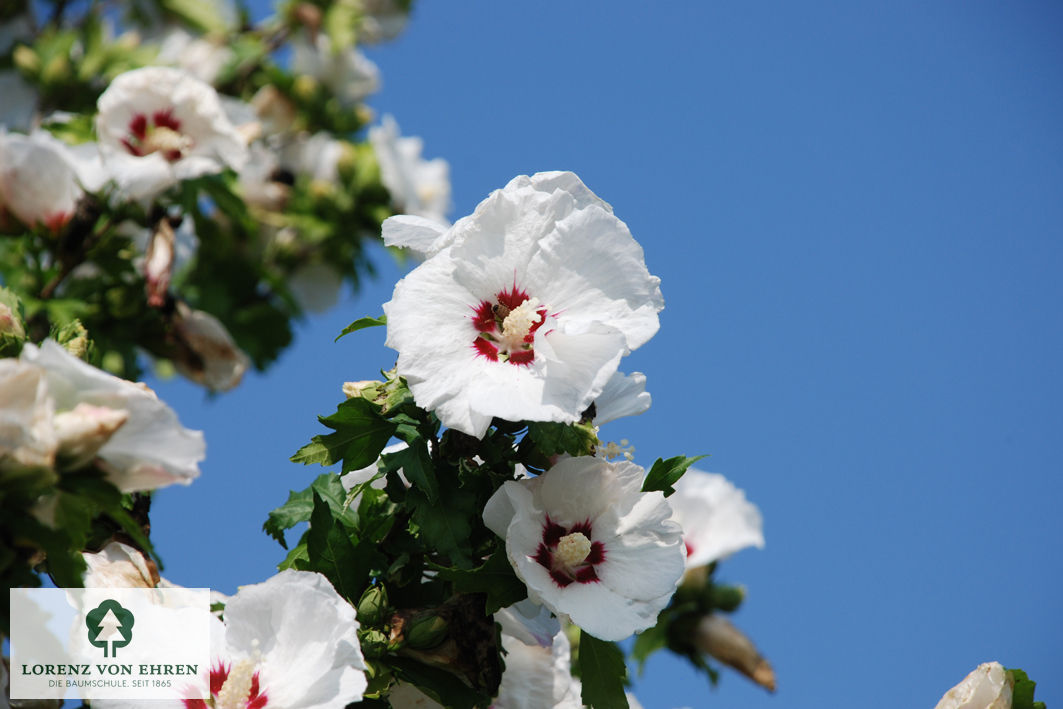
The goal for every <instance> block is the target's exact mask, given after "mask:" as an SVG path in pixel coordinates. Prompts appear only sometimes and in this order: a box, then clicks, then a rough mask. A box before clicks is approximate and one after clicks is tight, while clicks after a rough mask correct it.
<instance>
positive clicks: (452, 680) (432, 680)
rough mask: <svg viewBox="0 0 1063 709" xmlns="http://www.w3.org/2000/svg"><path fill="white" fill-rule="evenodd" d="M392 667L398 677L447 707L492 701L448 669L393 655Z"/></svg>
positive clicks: (477, 705) (470, 705)
mask: <svg viewBox="0 0 1063 709" xmlns="http://www.w3.org/2000/svg"><path fill="white" fill-rule="evenodd" d="M391 667H392V669H394V670H395V675H396V676H397V677H399V678H400V679H402V680H405V681H406V682H409V683H410V684H414V685H416V686H417V688H418V689H420V690H421V691H422V692H424V693H425V694H427V695H428V696H430V697H431V698H432V699H435V700H436V701H437V702H439V703H440V704H442V705H443V706H445V707H481V706H486V705H487V703H488V702H490V701H491V699H490V697H485V696H483V695H481V694H479V693H478V692H477V691H476V690H474V689H472V688H470V687H468V686H467V685H465V684H464V683H463V682H462V681H461V680H460V679H458V678H457V676H456V675H453V674H451V673H450V672H447V671H446V670H441V669H439V668H437V667H429V666H427V665H423V664H421V663H420V662H417V661H415V660H409V659H406V658H402V657H392V658H391Z"/></svg>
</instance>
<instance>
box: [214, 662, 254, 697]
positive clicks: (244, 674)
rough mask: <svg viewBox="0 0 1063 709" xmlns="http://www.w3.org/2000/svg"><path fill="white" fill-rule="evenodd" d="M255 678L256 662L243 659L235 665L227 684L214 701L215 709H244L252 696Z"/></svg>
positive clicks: (227, 678)
mask: <svg viewBox="0 0 1063 709" xmlns="http://www.w3.org/2000/svg"><path fill="white" fill-rule="evenodd" d="M254 676H255V662H254V660H250V659H246V658H245V659H243V660H240V661H239V662H237V663H235V664H234V665H233V668H232V669H231V670H230V671H229V676H228V677H226V678H225V684H223V685H222V686H221V691H219V692H218V698H217V699H216V700H215V701H214V708H215V709H244V707H246V706H247V699H248V697H249V696H250V695H251V682H252V681H253V679H254Z"/></svg>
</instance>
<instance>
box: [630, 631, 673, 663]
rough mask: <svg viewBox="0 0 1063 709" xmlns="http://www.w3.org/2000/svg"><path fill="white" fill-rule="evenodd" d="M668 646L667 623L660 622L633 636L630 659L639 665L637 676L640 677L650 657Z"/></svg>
mask: <svg viewBox="0 0 1063 709" xmlns="http://www.w3.org/2000/svg"><path fill="white" fill-rule="evenodd" d="M667 646H668V623H667V622H663V623H662V622H661V621H660V620H659V619H658V621H657V625H655V626H653V627H652V628H647V629H646V630H643V631H642V632H641V633H639V634H638V635H636V636H635V644H634V646H632V648H631V659H632V660H635V661H636V662H638V663H639V676H640V677H641V676H642V670H643V667H644V666H645V664H646V660H648V659H649V657H650V655H652V654H653V653H655V652H657V651H658V650H663V649H664V648H665V647H667Z"/></svg>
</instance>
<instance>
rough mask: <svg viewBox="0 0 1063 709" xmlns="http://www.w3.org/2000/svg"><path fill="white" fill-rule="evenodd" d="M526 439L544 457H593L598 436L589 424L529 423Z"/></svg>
mask: <svg viewBox="0 0 1063 709" xmlns="http://www.w3.org/2000/svg"><path fill="white" fill-rule="evenodd" d="M528 438H530V439H531V441H532V442H533V443H534V444H535V447H536V448H538V449H539V452H541V453H542V454H543V455H545V456H552V455H558V454H560V453H568V454H569V455H572V456H580V455H593V453H594V447H595V446H596V445H597V444H598V434H597V433H596V432H595V430H594V426H592V425H591V424H589V423H552V422H538V423H529V424H528Z"/></svg>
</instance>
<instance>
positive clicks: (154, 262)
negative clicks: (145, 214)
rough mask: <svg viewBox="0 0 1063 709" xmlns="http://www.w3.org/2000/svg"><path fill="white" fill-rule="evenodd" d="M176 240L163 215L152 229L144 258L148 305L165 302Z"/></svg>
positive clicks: (170, 226)
mask: <svg viewBox="0 0 1063 709" xmlns="http://www.w3.org/2000/svg"><path fill="white" fill-rule="evenodd" d="M176 242H177V236H176V234H175V233H174V225H173V224H172V223H171V221H170V219H169V218H168V217H163V218H162V219H160V220H158V222H156V223H155V228H154V230H152V233H151V241H149V242H148V250H147V254H146V256H145V258H144V280H145V290H146V291H147V296H148V305H150V306H151V307H153V308H159V307H162V305H163V304H164V303H165V302H166V292H167V291H168V290H169V289H170V276H171V275H172V274H173V262H174V246H175V244H176Z"/></svg>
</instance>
